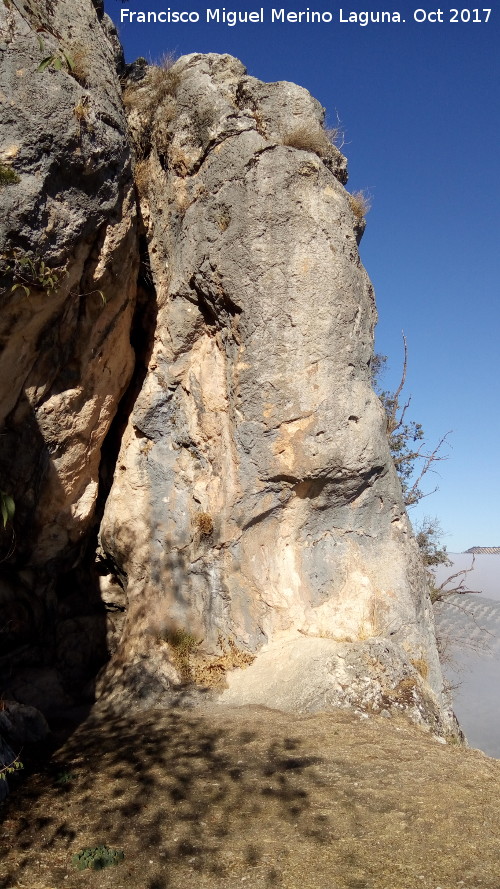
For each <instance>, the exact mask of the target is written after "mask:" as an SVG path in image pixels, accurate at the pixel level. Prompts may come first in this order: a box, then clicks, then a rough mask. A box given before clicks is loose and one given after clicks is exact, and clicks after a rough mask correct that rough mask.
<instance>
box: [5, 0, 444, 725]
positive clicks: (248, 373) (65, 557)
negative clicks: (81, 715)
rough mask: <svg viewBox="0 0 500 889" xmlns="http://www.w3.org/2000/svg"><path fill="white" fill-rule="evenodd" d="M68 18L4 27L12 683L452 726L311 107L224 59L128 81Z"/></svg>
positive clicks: (46, 12)
mask: <svg viewBox="0 0 500 889" xmlns="http://www.w3.org/2000/svg"><path fill="white" fill-rule="evenodd" d="M68 4H69V0H50V2H49V0H47V2H46V3H45V4H44V3H41V2H36V3H35V2H25V3H21V0H19V2H18V0H15V2H14V0H11V2H10V3H8V4H7V6H6V7H2V10H1V11H0V16H1V27H2V39H3V40H4V42H5V56H6V60H7V65H6V66H5V67H4V69H3V72H2V83H1V84H0V89H1V90H2V98H3V102H2V110H1V113H2V119H1V122H0V136H1V140H2V141H1V148H0V162H1V164H2V167H1V170H2V171H3V174H2V175H3V179H2V182H3V184H2V191H1V196H2V203H3V205H4V208H5V211H6V212H4V213H3V215H2V221H1V224H2V230H1V247H0V250H1V274H2V282H1V283H2V290H1V294H0V300H1V339H2V356H1V359H0V362H1V364H0V405H1V421H2V424H3V425H2V438H1V442H2V444H1V456H0V472H1V475H0V488H1V490H2V492H4V496H5V495H9V496H11V497H13V499H14V501H15V505H16V513H15V517H14V521H13V524H12V523H11V522H10V521H8V522H7V526H6V528H5V529H4V530H3V531H2V545H3V548H4V549H3V565H2V567H3V569H4V580H3V581H2V586H1V589H0V595H1V597H2V608H3V611H4V614H5V617H4V619H3V627H2V635H3V637H4V639H5V641H6V649H5V651H4V655H3V665H4V667H5V668H6V669H7V674H6V677H7V678H6V680H5V681H4V687H5V689H6V691H8V692H9V694H10V695H11V696H13V697H15V698H16V699H17V700H19V701H24V702H28V703H36V704H38V705H39V706H40V705H41V704H43V698H44V691H43V690H44V688H45V692H46V693H45V709H46V710H47V709H50V706H51V705H52V704H53V703H54V695H55V696H56V697H57V694H59V697H60V701H62V700H63V699H64V697H65V696H66V695H68V694H70V695H71V694H73V695H74V694H75V692H81V691H82V690H83V689H84V688H85V683H86V682H87V680H88V679H89V677H90V676H91V675H92V673H94V674H95V673H96V672H97V668H98V667H99V666H101V664H103V663H104V661H105V660H108V657H109V660H108V663H107V665H106V666H105V668H104V669H103V670H101V673H100V675H99V678H98V682H97V693H98V695H99V696H101V697H102V698H103V699H104V700H106V701H112V702H115V703H116V704H119V703H120V702H122V703H123V702H126V703H127V706H129V705H130V702H132V701H135V702H138V701H141V702H142V703H143V704H144V703H145V704H165V705H167V704H169V703H171V702H173V701H179V700H182V699H186V698H188V699H189V700H191V701H196V700H197V699H199V698H203V697H204V696H205V697H206V695H207V694H210V695H215V696H219V697H218V699H219V700H223V701H224V700H226V701H229V702H233V703H234V702H236V703H242V702H249V703H263V704H267V705H268V706H276V707H280V708H282V709H300V710H307V709H312V710H317V709H324V708H325V707H326V708H328V707H332V706H350V707H357V708H361V709H363V708H369V709H375V710H387V711H389V710H391V708H392V709H393V708H398V709H404V710H406V711H407V712H409V713H410V715H412V716H413V717H414V718H415V719H417V720H419V721H421V722H423V723H426V724H429V725H431V726H432V727H434V728H436V729H438V730H439V731H444V730H445V729H446V728H447V727H448V728H449V727H450V725H451V722H450V717H449V715H448V714H447V711H446V708H445V706H444V703H443V699H442V680H441V673H440V668H439V662H438V657H437V652H436V647H435V638H434V630H433V620H432V613H431V606H430V602H429V598H428V593H427V589H426V582H425V576H424V572H423V570H422V567H421V565H420V561H419V556H418V551H417V547H416V544H415V541H414V539H413V537H412V534H411V529H410V526H409V523H408V520H407V517H406V514H405V511H404V507H403V503H402V498H401V491H400V487H399V482H398V480H397V476H396V473H395V471H394V467H393V465H392V460H391V456H390V452H389V448H388V443H387V439H386V434H385V424H384V416H383V411H382V408H381V406H380V403H379V401H378V399H377V397H376V396H375V394H374V393H373V391H372V389H371V386H370V362H371V359H372V351H373V330H374V325H375V321H376V310H375V304H374V295H373V289H372V286H371V284H370V281H369V279H368V277H367V274H366V272H365V270H364V268H363V266H362V264H361V262H360V259H359V254H358V247H357V242H358V240H359V238H360V236H361V234H362V229H363V222H362V221H361V220H360V218H359V214H358V215H357V214H356V213H355V209H356V208H355V207H354V206H353V201H352V198H350V196H349V194H348V192H347V191H346V189H345V183H346V180H347V173H346V161H345V158H344V157H343V156H342V155H341V154H340V152H339V151H338V150H337V148H336V147H335V146H334V145H332V144H331V143H330V141H329V139H328V136H327V134H326V132H325V130H324V128H323V109H322V108H321V107H320V106H319V104H318V103H317V102H316V101H315V100H314V99H313V98H312V97H311V96H310V94H309V93H308V92H307V91H306V90H304V89H302V88H301V87H298V86H295V85H294V84H290V83H274V84H265V83H262V82H260V81H258V80H256V79H254V78H252V77H248V76H247V74H246V71H245V69H244V67H243V65H242V64H241V63H240V62H238V61H237V60H236V59H234V58H232V57H230V56H218V55H207V56H202V55H196V54H194V55H190V56H185V57H183V58H182V59H179V60H178V61H177V62H176V63H175V65H174V66H173V67H170V68H169V67H167V66H165V67H164V68H148V67H147V66H145V65H143V64H141V63H136V64H135V65H133V66H129V68H128V69H127V70H125V68H124V66H123V59H122V58H121V56H120V51H119V47H118V45H117V41H116V36H115V35H114V32H113V29H112V26H111V24H110V21H109V20H108V19H107V18H106V17H105V16H104V17H103V15H102V11H99V10H96V9H95V8H94V6H93V5H92V4H91V3H90V2H89V0H87V2H82V3H81V4H80V5H79V7H78V10H77V11H75V10H74V8H73V5H72V4H71V16H70V15H69V14H68V8H69V6H68ZM68 22H71V24H70V25H69V24H67V23H68ZM119 75H120V79H121V82H120V79H119ZM126 115H127V117H128V123H127V122H126V119H125V116H126ZM132 166H133V168H134V179H133V178H132ZM134 306H135V309H134ZM113 421H114V422H113ZM42 668H43V669H42ZM40 677H45V679H44V681H45V686H43V682H42V681H41V678H40ZM33 681H34V683H35V687H36V694H35V692H34V691H33V687H34V686H33ZM207 690H209V691H207ZM87 691H88V685H87ZM37 696H38V697H37ZM35 697H36V700H34V698H35ZM42 709H43V706H42Z"/></svg>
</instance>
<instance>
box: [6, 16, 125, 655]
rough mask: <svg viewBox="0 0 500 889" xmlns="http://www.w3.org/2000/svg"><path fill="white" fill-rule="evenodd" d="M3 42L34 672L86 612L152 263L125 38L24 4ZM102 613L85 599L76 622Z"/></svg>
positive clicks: (14, 374)
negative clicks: (98, 516) (112, 438)
mask: <svg viewBox="0 0 500 889" xmlns="http://www.w3.org/2000/svg"><path fill="white" fill-rule="evenodd" d="M0 29H1V34H2V40H3V41H4V47H3V52H2V66H1V69H0V96H1V103H0V162H1V163H2V164H3V165H4V167H10V168H11V169H12V170H13V171H14V172H15V174H16V177H17V180H18V181H15V182H13V183H12V184H8V185H4V186H3V187H1V188H0V197H1V203H2V212H1V214H0V350H1V351H0V442H1V445H0V490H2V491H5V492H7V493H8V494H9V495H11V496H12V497H13V498H14V501H15V506H16V513H15V520H14V530H13V529H12V527H11V525H10V524H9V526H8V527H7V529H5V530H4V529H3V527H2V528H1V529H0V560H1V561H2V565H1V569H2V573H3V582H2V585H1V588H0V602H1V606H2V608H4V609H6V611H7V612H8V613H9V614H10V612H12V613H13V617H12V619H11V618H9V619H6V620H5V621H3V620H1V619H0V632H1V634H2V639H3V640H5V642H6V648H7V651H8V652H10V653H14V654H15V652H16V650H17V648H19V646H22V645H24V646H27V647H28V648H29V657H28V661H27V663H28V664H29V665H32V664H33V663H36V662H37V656H38V658H40V654H41V655H42V657H41V662H42V663H43V664H47V663H48V662H49V663H50V660H51V659H52V658H53V656H54V652H53V651H52V648H53V646H54V645H59V643H60V640H54V638H53V634H54V632H55V625H56V623H57V619H58V615H59V612H60V610H61V609H60V592H62V594H63V595H64V596H65V597H66V604H65V605H64V606H63V608H62V611H63V614H62V616H63V617H68V615H67V614H66V613H65V609H67V601H68V600H69V598H70V597H71V596H73V598H75V596H74V590H73V589H71V588H70V589H68V583H69V582H65V581H63V580H62V579H61V578H62V574H63V572H64V571H68V570H69V569H72V568H73V567H74V566H75V565H77V564H78V562H79V560H80V558H81V545H82V543H85V541H86V537H87V536H88V535H89V533H90V532H91V530H92V523H93V522H94V521H95V518H94V516H95V508H96V501H97V496H98V487H99V470H100V462H101V448H102V444H103V441H104V439H105V437H106V435H107V433H108V430H109V428H110V425H111V422H112V420H113V418H114V416H115V414H116V411H117V406H118V403H119V401H120V398H121V396H122V395H123V393H124V392H125V390H126V388H127V385H128V383H129V380H130V378H131V374H132V369H133V350H132V347H131V344H130V328H131V322H132V316H133V310H134V300H135V291H136V278H137V267H138V261H139V256H138V246H137V226H136V204H135V191H134V185H133V179H132V173H131V152H130V145H129V139H128V133H127V127H126V122H125V116H124V111H123V105H122V101H121V87H120V83H119V80H118V76H117V73H116V65H117V64H118V63H119V53H118V51H117V47H116V33H115V32H114V30H113V28H112V26H111V23H110V22H109V20H107V17H104V19H103V21H102V24H101V23H100V21H99V18H98V15H97V13H96V9H95V8H94V6H93V4H92V3H91V0H82V2H81V3H78V4H74V3H73V2H71V0H54V2H50V3H47V4H45V3H38V2H33V0H24V2H22V3H21V2H17V0H14V2H12V3H6V4H4V3H2V4H0ZM56 580H58V582H59V584H60V586H62V587H63V589H62V590H59V591H57V592H56V591H55V589H54V584H55V582H56ZM73 580H74V578H73ZM84 585H85V584H83V583H80V587H82V586H84ZM87 586H89V584H87ZM75 587H76V584H75ZM94 600H95V595H94ZM95 606H96V603H95V601H92V595H91V594H90V592H89V590H88V589H87V590H86V591H85V593H84V595H83V597H81V599H80V603H79V605H78V607H77V608H76V613H77V616H78V618H79V619H80V620H81V619H83V617H84V616H85V615H86V614H87V613H88V612H89V611H90V612H92V610H93V609H95ZM99 607H100V608H101V612H102V611H103V609H102V606H99ZM74 611H75V609H73V613H74ZM73 630H74V628H73V629H72V635H71V637H68V640H69V639H70V638H71V644H74V643H75V633H74V632H73ZM69 644H70V643H69V641H67V642H66V644H65V646H64V647H65V650H66V652H67V649H68V645H69ZM78 644H79V648H80V653H81V652H82V651H83V649H84V645H83V639H80V640H79V643H78ZM37 646H38V649H37V655H35V649H36V648H37ZM104 652H105V648H104ZM1 654H2V655H3V654H4V651H2V652H1ZM102 657H103V655H102V651H101V656H100V660H99V663H102ZM38 662H40V659H39V660H38Z"/></svg>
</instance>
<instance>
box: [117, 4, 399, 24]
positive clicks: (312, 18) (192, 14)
mask: <svg viewBox="0 0 500 889" xmlns="http://www.w3.org/2000/svg"><path fill="white" fill-rule="evenodd" d="M120 21H121V23H122V24H123V23H126V22H130V23H132V22H133V23H136V24H161V25H175V24H195V23H197V22H200V21H205V22H206V23H207V24H223V25H227V26H228V27H234V26H235V25H244V24H259V23H260V24H263V23H264V22H270V23H271V24H285V23H287V24H333V23H335V22H338V23H339V24H342V23H351V24H358V25H361V26H362V27H364V26H366V25H368V24H377V23H384V22H385V23H390V22H401V21H404V19H403V20H402V19H401V15H400V13H399V12H395V11H392V12H389V11H373V10H372V11H371V12H368V11H356V12H354V11H349V10H344V9H338V10H335V11H320V10H314V9H310V8H309V7H307V9H304V10H299V11H295V10H287V9H285V8H284V7H281V8H275V7H272V8H271V9H265V8H264V7H263V6H261V7H260V9H253V10H248V9H246V10H230V9H226V8H225V7H217V8H215V9H211V8H206V9H205V10H204V11H203V12H199V11H198V10H179V9H170V7H169V8H168V9H164V10H161V11H160V12H153V11H148V12H137V11H136V10H134V9H128V8H126V7H125V8H123V9H121V10H120Z"/></svg>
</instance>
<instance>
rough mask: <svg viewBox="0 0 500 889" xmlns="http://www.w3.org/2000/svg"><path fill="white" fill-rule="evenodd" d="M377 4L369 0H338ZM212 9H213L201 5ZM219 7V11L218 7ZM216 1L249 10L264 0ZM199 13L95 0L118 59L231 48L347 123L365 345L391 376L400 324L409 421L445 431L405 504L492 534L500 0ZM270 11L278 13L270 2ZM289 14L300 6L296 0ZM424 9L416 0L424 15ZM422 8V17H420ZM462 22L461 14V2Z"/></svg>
mask: <svg viewBox="0 0 500 889" xmlns="http://www.w3.org/2000/svg"><path fill="white" fill-rule="evenodd" d="M367 7H368V8H370V7H371V9H372V10H373V9H374V8H375V4H374V3H373V0H370V2H368V0H365V3H359V2H353V3H351V4H346V5H345V6H343V7H342V9H343V16H344V17H347V16H348V13H349V12H350V11H356V12H358V11H361V10H363V9H365V10H366V8H367ZM122 8H124V9H126V8H128V9H131V10H134V11H137V12H138V11H141V10H143V11H148V10H149V11H156V12H158V11H160V10H167V9H168V8H170V9H171V10H187V11H193V12H198V13H199V15H200V22H199V24H170V25H165V24H163V25H162V24H159V23H157V24H149V25H148V24H135V23H134V24H128V25H125V24H122V25H120V24H119V20H120V12H121V9H122ZM208 8H210V9H216V8H217V7H216V6H215V5H209V7H208ZM219 8H220V9H222V8H224V7H222V6H221V7H219ZM225 8H226V10H234V9H238V10H244V9H246V10H248V11H250V10H254V9H257V10H259V9H260V8H261V7H260V5H255V6H252V5H248V6H242V5H240V6H236V5H231V4H230V3H227V4H226V6H225ZM272 8H273V7H272V6H271V5H270V4H264V18H265V21H264V23H263V24H261V23H259V24H257V23H255V24H250V23H248V24H239V25H236V26H235V27H228V26H227V25H225V24H222V23H220V24H216V23H214V22H211V23H210V24H207V22H206V9H207V6H206V5H202V4H201V3H198V2H195V0H193V2H191V3H190V2H188V0H185V2H184V3H183V4H182V5H179V4H177V3H175V2H171V3H170V6H169V5H168V3H166V2H165V3H163V2H162V0H130V2H125V3H120V2H119V0H107V4H106V9H107V12H108V13H109V14H110V15H111V17H112V18H113V20H114V21H115V23H117V24H118V26H119V32H120V37H121V40H122V43H123V45H124V48H125V54H126V58H127V61H132V60H133V59H134V58H136V57H137V56H139V55H142V56H146V58H148V59H150V60H153V61H154V60H155V59H157V58H159V57H160V56H161V55H162V54H163V53H165V52H170V51H172V52H174V53H176V54H178V55H182V54H184V53H189V52H221V53H222V52H227V53H231V54H232V55H235V56H237V57H238V58H240V59H241V60H242V62H243V63H244V64H245V65H246V67H247V68H248V71H249V73H250V74H252V75H254V76H255V77H259V78H260V79H261V80H266V81H274V80H291V81H294V82H296V83H299V84H301V85H302V86H305V87H306V88H307V89H309V90H310V91H311V93H312V94H313V95H314V96H315V97H316V98H317V99H319V100H320V102H321V103H322V104H323V105H324V106H325V108H326V109H327V113H328V119H329V122H330V123H331V124H332V125H334V124H335V123H336V120H337V115H338V117H339V118H340V120H341V122H342V126H343V129H344V131H345V140H346V144H345V146H344V149H343V150H344V153H345V154H346V155H347V157H348V160H349V171H350V178H349V184H348V188H349V189H350V190H353V191H355V190H358V189H367V190H368V191H369V192H370V194H371V197H372V209H371V211H370V213H369V215H368V226H367V230H366V234H365V236H364V238H363V241H362V243H361V248H360V249H361V257H362V260H363V262H364V264H365V266H366V268H367V270H368V273H369V275H370V277H371V279H372V281H373V283H374V285H375V290H376V296H377V306H378V310H379V319H380V320H379V324H378V326H377V337H376V349H377V351H379V352H381V353H383V354H385V355H387V356H388V359H389V364H390V369H389V371H388V372H387V373H386V376H385V379H384V383H385V384H386V386H387V387H388V388H390V387H391V386H395V385H396V384H397V382H398V377H399V373H400V369H401V363H402V356H403V347H402V338H401V332H402V331H403V330H404V332H405V334H406V337H407V340H408V349H409V365H408V383H407V393H408V394H411V395H412V402H411V407H410V410H409V416H411V418H413V419H415V420H417V421H418V422H420V423H422V425H423V427H424V430H425V432H426V439H427V441H428V442H429V446H432V445H434V444H435V443H437V441H438V440H439V439H440V438H441V436H442V435H443V434H444V433H446V432H447V431H448V430H452V434H451V435H450V437H449V442H450V447H449V448H447V449H446V453H447V455H448V459H447V460H446V461H443V462H442V463H440V464H439V465H438V466H437V469H438V472H439V475H436V476H434V477H433V478H431V479H430V480H429V483H428V486H427V488H428V490H431V489H432V488H433V487H434V486H435V485H436V484H437V485H438V486H439V490H438V492H437V493H435V494H433V495H432V496H429V497H428V498H426V499H424V500H423V501H422V502H421V504H419V506H418V507H416V508H414V509H412V510H411V512H410V517H411V518H412V521H414V522H418V520H419V518H421V517H423V516H424V515H430V516H438V518H439V519H440V522H441V525H442V528H443V530H444V532H445V537H444V541H445V543H446V545H447V547H448V550H449V551H451V552H460V551H462V550H464V549H467V548H468V547H469V546H473V545H482V546H493V545H500V511H499V504H500V459H499V454H498V451H499V448H498V441H499V438H500V411H499V403H500V398H499V395H500V373H499V370H498V362H499V357H500V354H499V353H500V348H499V335H500V299H499V297H500V293H499V290H500V284H499V282H500V260H499V240H500V239H499V233H500V232H499V228H500V225H499V219H500V209H499V208H500V182H499V169H500V164H499V149H498V146H499V142H500V111H499V109H500V9H499V8H498V6H497V8H496V9H492V10H491V15H490V18H489V21H488V22H486V21H485V19H486V15H487V14H486V12H483V9H482V8H481V9H479V10H478V13H477V14H475V13H474V11H473V10H474V9H476V7H472V6H471V7H470V9H471V18H474V17H479V18H481V19H482V21H480V22H473V21H470V22H468V23H466V22H462V21H460V13H461V9H462V8H463V7H460V9H459V10H458V18H459V21H458V22H450V21H449V19H450V17H451V15H452V14H453V13H451V15H450V11H449V10H450V9H451V7H446V8H444V7H440V8H441V10H442V15H441V18H442V19H443V21H442V22H429V21H425V22H422V23H417V22H415V21H414V18H413V14H414V11H415V10H416V9H419V8H420V7H419V6H418V3H415V4H408V3H406V2H403V3H399V4H396V5H395V6H391V5H389V4H388V3H382V2H381V4H380V7H379V9H384V8H385V9H390V11H391V12H392V11H396V10H397V11H399V13H400V15H401V18H402V19H405V21H404V22H400V23H396V22H391V23H390V24H389V23H383V24H382V23H379V24H369V25H367V26H366V27H361V26H360V25H358V24H355V23H340V21H339V18H340V15H339V9H340V7H339V6H336V5H335V6H334V5H333V4H328V3H323V2H320V3H314V2H313V0H311V3H310V6H309V8H310V9H311V10H317V11H320V12H331V13H332V14H333V22H332V23H331V24H328V23H323V24H307V23H306V22H304V21H302V23H300V24H299V23H295V24H292V23H287V24H280V23H275V24H271V22H270V18H271V9H272ZM274 8H278V9H279V8H281V7H280V5H279V4H278V5H277V6H276V7H274ZM284 8H285V10H286V11H299V10H306V9H307V5H306V4H304V5H302V6H301V5H300V4H298V3H295V2H291V3H289V4H288V5H287V6H285V7H284ZM437 8H438V7H437V6H436V5H433V4H431V5H428V6H425V7H424V10H426V11H436V10H437ZM420 15H421V14H420ZM464 17H465V18H466V17H467V13H465V16H464Z"/></svg>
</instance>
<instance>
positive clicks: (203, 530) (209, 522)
mask: <svg viewBox="0 0 500 889" xmlns="http://www.w3.org/2000/svg"><path fill="white" fill-rule="evenodd" d="M195 524H196V527H197V528H198V531H199V532H200V535H201V537H210V536H211V535H212V533H213V530H214V523H213V519H212V516H211V515H210V514H209V513H208V512H199V513H198V514H197V515H196V516H195Z"/></svg>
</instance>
